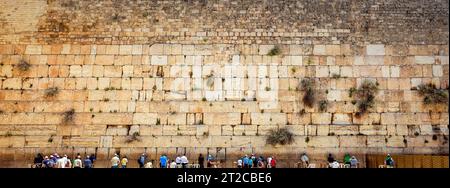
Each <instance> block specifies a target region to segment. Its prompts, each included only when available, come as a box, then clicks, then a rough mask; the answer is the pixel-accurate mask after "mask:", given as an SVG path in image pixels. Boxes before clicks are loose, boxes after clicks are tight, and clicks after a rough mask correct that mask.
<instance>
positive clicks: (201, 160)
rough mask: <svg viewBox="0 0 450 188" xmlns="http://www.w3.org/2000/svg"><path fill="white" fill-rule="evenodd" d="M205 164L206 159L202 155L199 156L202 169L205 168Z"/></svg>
mask: <svg viewBox="0 0 450 188" xmlns="http://www.w3.org/2000/svg"><path fill="white" fill-rule="evenodd" d="M204 163H205V158H204V157H203V155H202V154H201V153H200V155H198V164H199V165H200V168H205V166H204Z"/></svg>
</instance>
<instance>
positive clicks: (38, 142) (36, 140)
mask: <svg viewBox="0 0 450 188" xmlns="http://www.w3.org/2000/svg"><path fill="white" fill-rule="evenodd" d="M61 138H62V137H61V136H54V135H46V136H25V147H60V146H61V142H62V139H61Z"/></svg>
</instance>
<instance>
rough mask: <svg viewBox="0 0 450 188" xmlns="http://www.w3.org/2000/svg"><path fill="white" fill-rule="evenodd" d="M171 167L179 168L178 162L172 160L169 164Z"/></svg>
mask: <svg viewBox="0 0 450 188" xmlns="http://www.w3.org/2000/svg"><path fill="white" fill-rule="evenodd" d="M177 158H178V157H177ZM169 168H177V163H176V162H175V161H172V162H171V163H170V165H169Z"/></svg>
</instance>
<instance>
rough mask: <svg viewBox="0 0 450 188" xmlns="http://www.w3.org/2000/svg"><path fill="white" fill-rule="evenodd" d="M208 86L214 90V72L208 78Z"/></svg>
mask: <svg viewBox="0 0 450 188" xmlns="http://www.w3.org/2000/svg"><path fill="white" fill-rule="evenodd" d="M206 86H208V87H209V88H212V87H213V86H214V72H211V73H210V74H208V75H207V76H206Z"/></svg>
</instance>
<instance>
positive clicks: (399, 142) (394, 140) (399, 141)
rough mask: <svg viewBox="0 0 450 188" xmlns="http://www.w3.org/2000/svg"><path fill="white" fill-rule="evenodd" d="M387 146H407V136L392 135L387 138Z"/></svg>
mask: <svg viewBox="0 0 450 188" xmlns="http://www.w3.org/2000/svg"><path fill="white" fill-rule="evenodd" d="M387 140H388V142H387V143H386V146H387V147H405V146H406V145H405V142H404V141H405V138H404V137H403V136H392V137H388V138H387Z"/></svg>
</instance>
